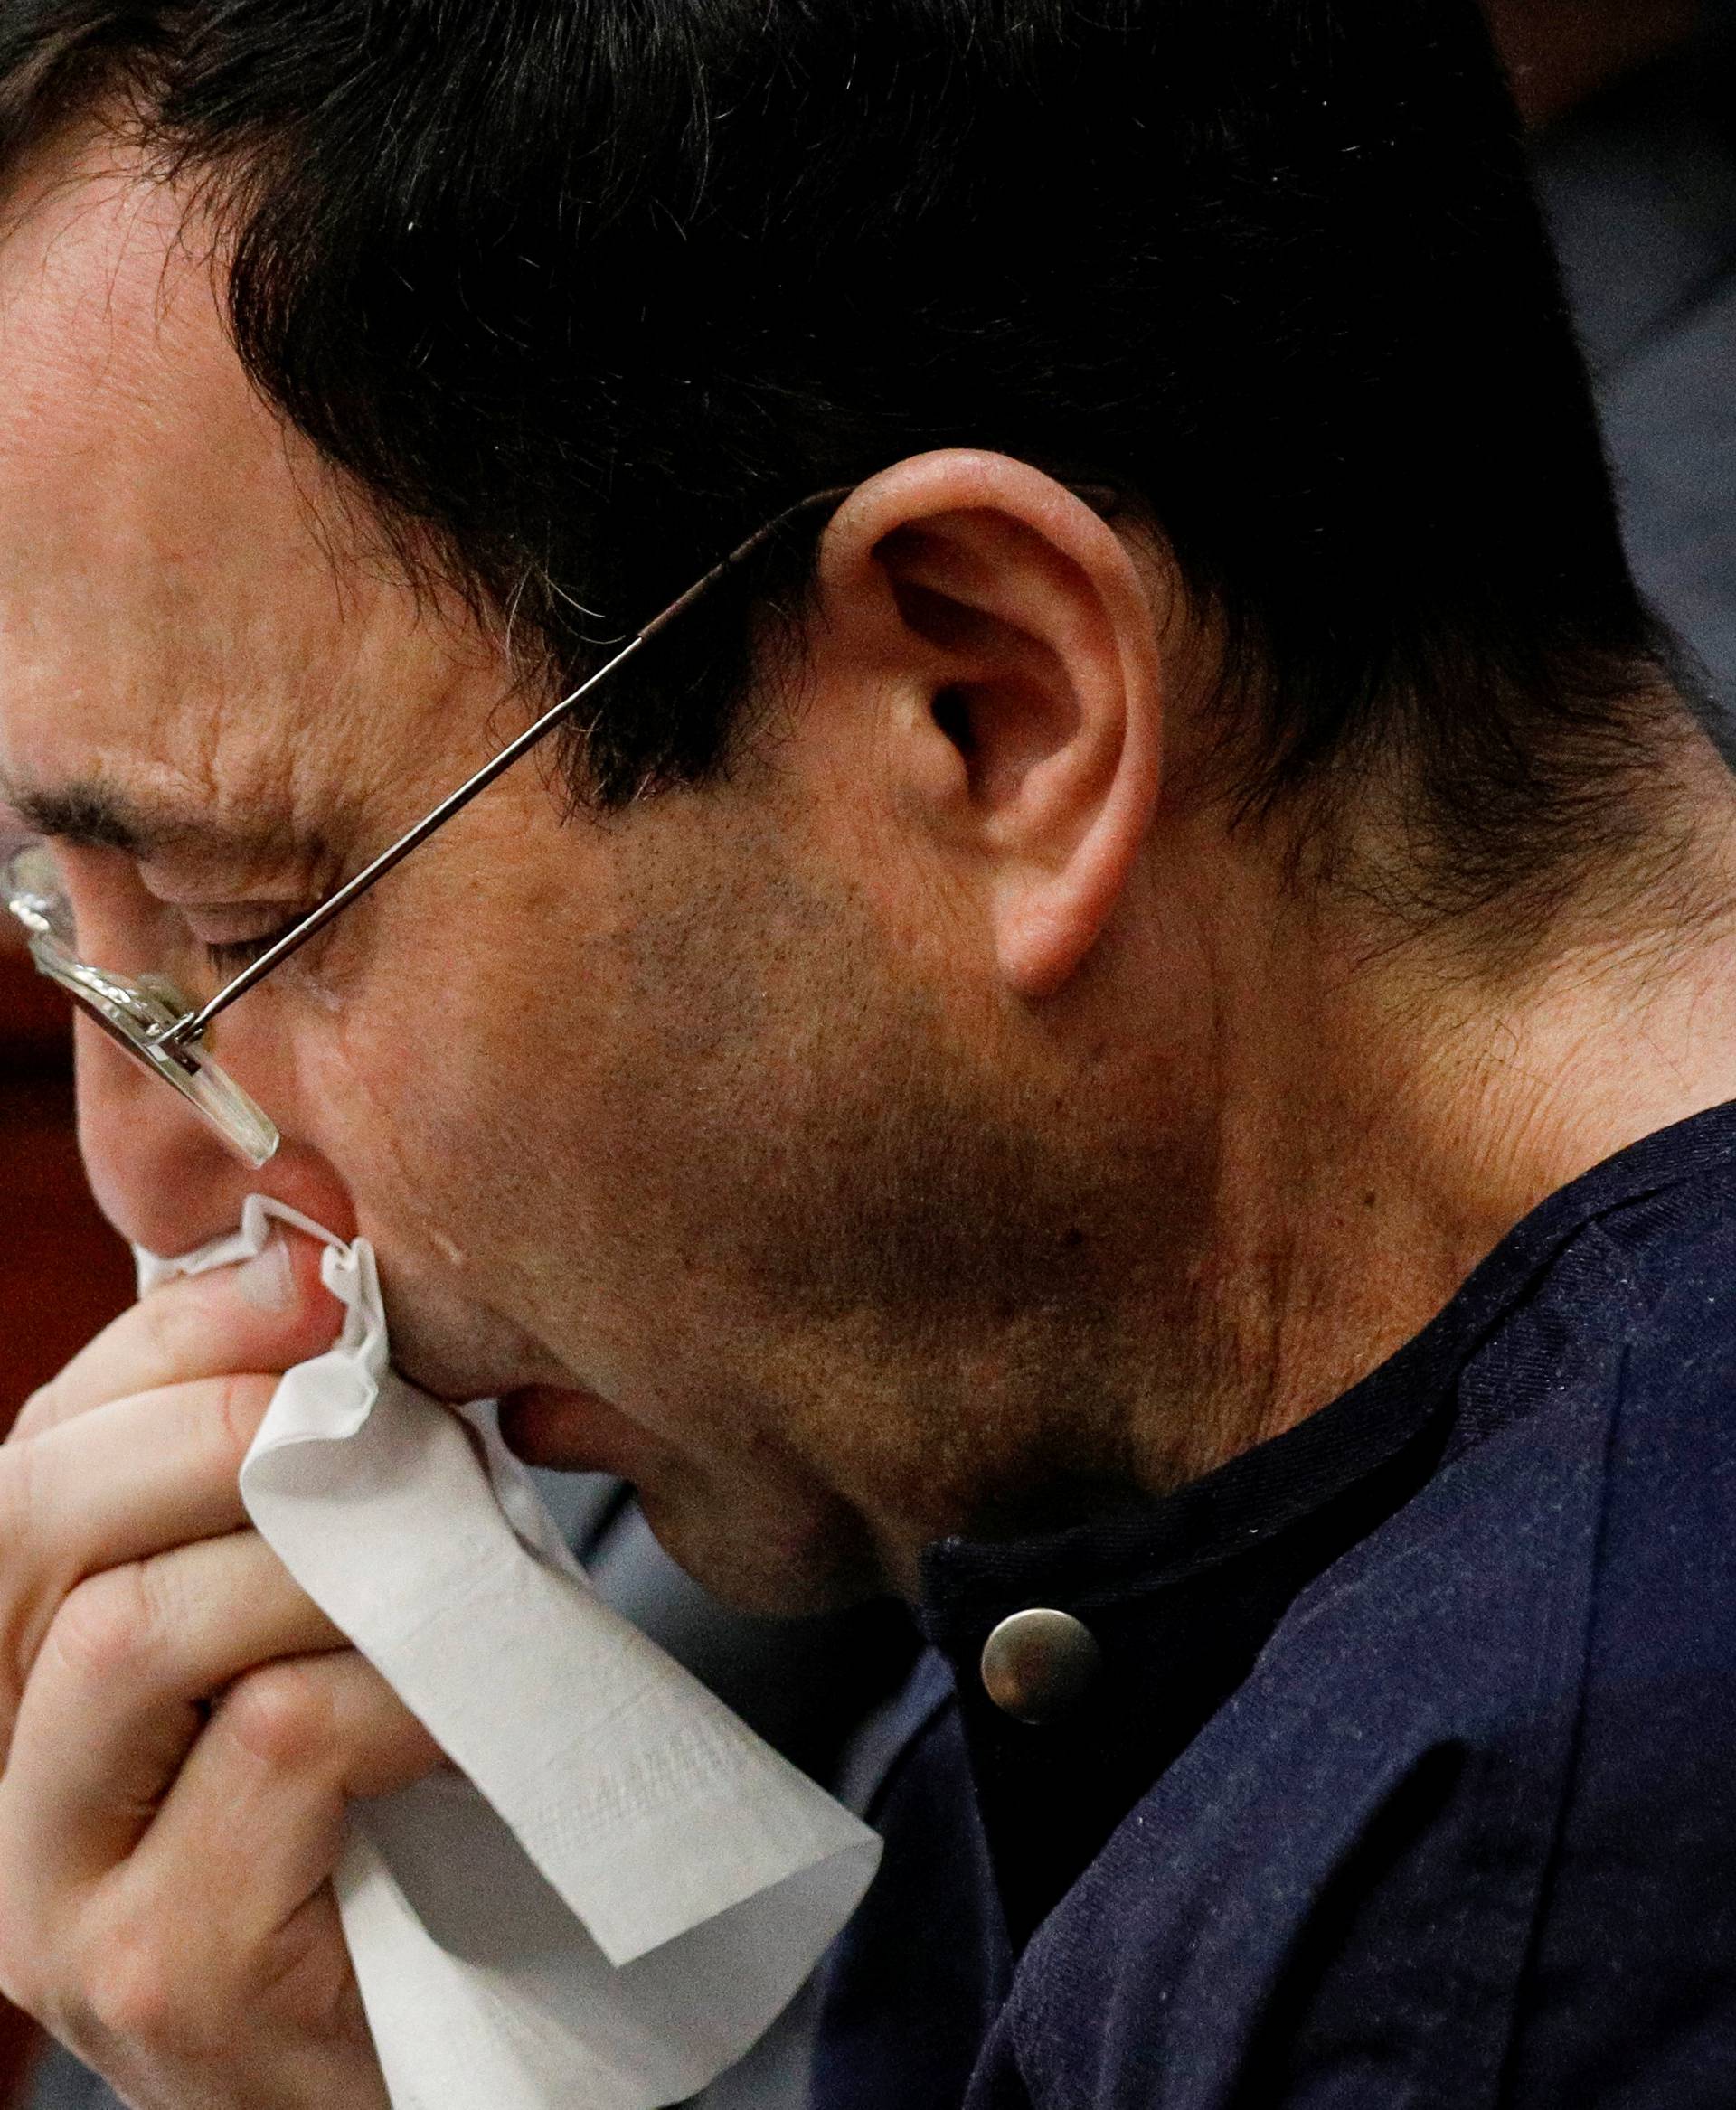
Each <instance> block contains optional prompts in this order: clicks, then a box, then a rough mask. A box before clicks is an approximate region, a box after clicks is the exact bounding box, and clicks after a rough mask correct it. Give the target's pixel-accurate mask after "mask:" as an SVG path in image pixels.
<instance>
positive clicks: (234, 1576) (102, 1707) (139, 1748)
mask: <svg viewBox="0 0 1736 2110" xmlns="http://www.w3.org/2000/svg"><path fill="white" fill-rule="evenodd" d="M346 1646H347V1644H346V1643H345V1641H344V1635H343V1634H341V1633H339V1631H338V1630H337V1628H336V1627H335V1626H334V1625H332V1624H331V1622H330V1621H329V1620H328V1619H327V1618H326V1617H325V1614H324V1613H323V1612H321V1611H320V1610H319V1608H318V1606H316V1605H315V1604H314V1603H313V1601H312V1600H311V1599H310V1598H309V1597H307V1596H306V1595H305V1593H304V1592H303V1591H302V1590H301V1589H300V1588H299V1587H297V1585H296V1583H295V1582H294V1581H293V1579H292V1578H290V1576H289V1574H288V1570H287V1569H286V1568H284V1566H283V1563H282V1562H281V1561H280V1560H279V1559H278V1557H277V1555H276V1554H275V1553H273V1552H272V1550H271V1549H270V1548H269V1546H268V1545H267V1544H266V1543H265V1541H264V1540H262V1539H260V1538H259V1536H258V1534H257V1533H256V1532H253V1531H236V1532H232V1533H231V1534H230V1535H229V1536H228V1537H226V1538H222V1539H212V1540H206V1541H205V1542H204V1543H203V1544H202V1545H196V1546H187V1547H181V1548H177V1549H176V1550H175V1551H173V1552H170V1553H165V1554H161V1555H158V1556H157V1557H156V1559H150V1560H144V1561H137V1562H135V1563H133V1564H131V1565H130V1566H128V1567H125V1568H110V1569H109V1570H107V1571H106V1572H105V1573H103V1574H100V1575H97V1576H92V1577H91V1578H90V1580H89V1581H87V1582H85V1583H82V1584H80V1587H78V1588H77V1589H76V1590H74V1591H73V1592H72V1594H71V1597H68V1598H67V1600H66V1602H65V1603H64V1604H63V1605H62V1606H61V1609H60V1612H59V1613H58V1615H56V1617H55V1619H54V1622H53V1624H52V1626H51V1627H50V1629H49V1633H48V1636H47V1639H46V1640H45V1641H44V1643H43V1644H42V1652H41V1653H40V1654H39V1656H38V1657H37V1660H36V1663H35V1667H34V1669H33V1672H32V1673H31V1678H30V1682H29V1684H28V1685H27V1687H26V1688H25V1691H24V1701H23V1704H22V1705H21V1707H20V1709H19V1711H18V1721H17V1727H16V1729H15V1731H14V1737H13V1743H12V1750H11V1754H10V1757H9V1758H8V1761H7V1765H6V1770H5V1776H4V1777H3V1778H0V1842H4V1843H3V1845H0V1852H4V1855H5V1865H6V1868H7V1869H9V1870H10V1871H11V1872H12V1873H13V1875H14V1879H16V1880H24V1879H28V1880H29V1881H31V1882H32V1883H34V1884H39V1885H42V1886H45V1887H46V1888H47V1889H49V1890H51V1891H52V1890H54V1889H61V1888H64V1887H66V1886H68V1885H75V1884H78V1883H81V1882H83V1881H86V1880H89V1879H94V1878H96V1877H99V1876H100V1875H101V1874H103V1873H104V1872H105V1871H107V1870H109V1869H110V1868H111V1867H113V1866H114V1865H115V1863H116V1862H118V1861H119V1860H122V1859H124V1858H125V1856H126V1855H127V1853H129V1852H130V1851H132V1849H133V1847H134V1846H135V1845H136V1844H137V1841H138V1839H139V1837H140V1835H141V1834H142V1833H143V1832H144V1831H145V1829H146V1825H147V1824H148V1823H149V1822H150V1821H151V1818H152V1816H153V1815H154V1814H155V1813H156V1808H157V1805H158V1804H159V1803H160V1801H161V1800H162V1798H163V1796H164V1794H165V1793H166V1792H167V1791H168V1789H169V1787H170V1785H171V1783H172V1782H173V1780H174V1778H175V1775H176V1773H177V1772H178V1771H179V1769H180V1767H181V1765H182V1763H183V1761H184V1758H185V1757H186V1755H187V1753H188V1751H189V1750H190V1749H191V1748H192V1747H193V1744H194V1742H195V1740H196V1739H197V1738H198V1736H199V1734H200V1732H201V1730H202V1729H203V1727H204V1723H205V1719H206V1707H207V1705H208V1703H210V1702H211V1701H212V1700H216V1699H217V1698H218V1696H219V1695H220V1694H222V1693H223V1692H224V1691H225V1690H226V1689H227V1688H228V1687H230V1686H231V1684H233V1683H234V1682H235V1681H236V1680H238V1679H240V1678H243V1677H244V1676H245V1675H246V1674H247V1673H248V1672H251V1671H253V1670H255V1669H256V1668H257V1666H258V1665H259V1664H261V1663H269V1662H270V1661H272V1660H273V1659H274V1658H277V1657H282V1656H297V1657H306V1656H308V1655H310V1654H312V1653H314V1652H316V1651H322V1650H338V1649H343V1648H344V1647H346ZM25 1870H27V1871H28V1875H27V1878H26V1875H25ZM4 1872H5V1871H4V1870H0V1878H3V1876H4Z"/></svg>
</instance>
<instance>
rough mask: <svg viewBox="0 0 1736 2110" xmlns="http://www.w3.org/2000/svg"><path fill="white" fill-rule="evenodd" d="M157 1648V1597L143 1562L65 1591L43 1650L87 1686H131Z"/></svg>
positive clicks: (160, 1640) (159, 1634)
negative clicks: (54, 1655)
mask: <svg viewBox="0 0 1736 2110" xmlns="http://www.w3.org/2000/svg"><path fill="white" fill-rule="evenodd" d="M162 1644H163V1627H162V1621H161V1619H160V1618H159V1617H158V1614H157V1604H156V1591H155V1589H154V1587H152V1581H151V1577H150V1572H149V1568H148V1566H147V1564H146V1563H145V1562H143V1561H133V1562H130V1563H128V1565H127V1566H126V1567H124V1568H107V1569H105V1570H104V1571H103V1572H102V1573H101V1574H100V1575H93V1576H89V1577H87V1578H86V1579H85V1580H84V1581H83V1582H81V1583H80V1584H79V1585H78V1586H77V1587H75V1588H74V1589H72V1590H71V1591H69V1593H68V1594H67V1596H66V1597H65V1599H64V1600H63V1602H62V1603H61V1608H60V1610H59V1611H58V1612H57V1613H56V1614H55V1615H54V1619H53V1622H52V1625H51V1626H50V1627H49V1630H48V1645H49V1646H50V1647H52V1649H53V1650H54V1651H55V1653H57V1654H58V1655H59V1656H60V1658H61V1661H62V1662H64V1663H66V1664H67V1665H68V1666H69V1668H70V1669H71V1670H72V1671H73V1672H75V1673H76V1674H77V1675H78V1676H80V1678H81V1679H83V1680H85V1681H90V1682H105V1683H106V1682H109V1681H124V1682H126V1683H129V1684H130V1683H134V1682H136V1681H137V1679H138V1678H139V1677H140V1675H141V1674H142V1673H144V1672H146V1671H147V1670H148V1668H149V1666H150V1664H151V1663H152V1662H153V1661H154V1659H155V1658H156V1655H157V1654H158V1653H159V1652H160V1650H161V1648H162Z"/></svg>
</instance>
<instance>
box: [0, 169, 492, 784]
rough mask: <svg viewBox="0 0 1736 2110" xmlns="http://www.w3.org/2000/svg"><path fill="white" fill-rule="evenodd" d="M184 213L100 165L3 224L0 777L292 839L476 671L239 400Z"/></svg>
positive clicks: (205, 261) (158, 192)
mask: <svg viewBox="0 0 1736 2110" xmlns="http://www.w3.org/2000/svg"><path fill="white" fill-rule="evenodd" d="M214 283H215V279H214V273H213V268H212V259H211V255H210V251H209V248H208V246H207V245H206V244H205V243H204V242H203V240H202V239H201V235H200V230H199V227H198V226H197V225H196V224H195V225H193V226H191V227H189V226H186V225H184V203H183V201H182V200H181V199H179V198H177V197H176V196H175V194H174V193H172V192H171V191H170V190H169V189H168V188H167V187H166V186H165V185H164V184H159V183H156V182H152V181H149V180H147V179H146V178H144V177H142V176H141V174H139V172H138V171H137V169H136V168H135V167H133V166H131V165H129V164H128V163H127V160H126V159H125V158H124V157H123V156H122V155H120V153H119V152H118V150H117V149H115V148H114V147H113V146H109V145H108V144H107V143H92V144H89V145H87V146H84V147H83V148H82V149H81V150H80V151H79V152H77V153H71V152H68V151H65V150H63V151H62V152H61V154H60V155H58V156H56V157H53V158H51V159H50V160H49V161H47V162H45V163H39V164H38V165H35V166H33V167H32V168H31V169H29V170H27V171H26V172H24V177H23V179H22V180H21V181H20V182H19V183H18V184H16V185H15V186H14V192H13V193H12V196H11V198H10V199H9V201H8V210H7V211H6V212H5V219H4V222H0V771H4V773H5V781H6V782H8V783H11V784H13V785H15V786H22V787H28V788H33V789H45V790H57V789H60V788H61V787H65V786H66V785H69V784H72V783H85V782H91V781H100V782H103V783H105V784H109V785H111V786H114V787H118V788H119V789H120V790H122V791H123V792H125V793H127V795H129V796H132V797H133V798H134V800H135V801H136V802H137V801H138V800H140V799H151V798H155V797H157V796H161V797H164V798H165V799H179V800H180V801H182V802H183V803H187V802H193V803H198V804H203V805H204V806H206V807H207V808H212V809H227V810H230V811H231V813H235V812H240V811H241V810H249V811H253V812H257V813H259V814H261V815H267V816H268V817H270V818H274V819H276V820H278V821H283V820H285V819H287V818H288V817H289V816H288V815H287V814H286V812H285V810H284V809H286V808H293V807H296V806H299V805H306V804H307V802H308V801H310V800H317V801H320V802H322V803H325V804H327V805H329V800H330V796H331V787H332V784H333V783H334V782H335V780H336V779H337V778H338V777H342V778H343V779H344V781H346V782H349V783H356V782H358V781H359V782H361V783H362V784H363V785H365V781H366V777H367V775H368V771H369V768H370V766H371V763H372V764H375V765H377V766H383V763H384V759H385V758H386V756H387V755H389V754H390V755H392V756H394V757H395V758H398V759H399V760H400V761H401V758H403V756H404V755H405V753H406V752H407V751H415V752H418V753H425V752H426V751H427V748H428V744H429V727H428V726H427V725H420V724H418V723H416V722H414V721H415V720H416V718H417V717H418V715H419V714H420V715H423V716H427V715H430V714H431V713H432V711H433V708H434V706H435V704H436V703H437V702H438V701H439V692H440V691H441V690H442V689H443V688H444V687H446V686H448V685H449V683H450V682H451V681H452V679H453V678H454V676H455V675H456V674H458V672H459V669H460V666H461V665H462V666H463V667H465V668H466V669H467V670H473V669H474V665H475V663H476V658H477V656H478V654H477V652H476V649H475V648H474V646H472V647H470V648H468V649H467V650H460V649H459V647H458V641H457V639H456V636H455V632H454V629H453V626H452V623H451V620H450V618H449V617H448V616H445V615H443V616H442V617H441V618H440V620H439V623H438V625H435V624H433V623H431V622H430V621H429V618H428V617H427V615H426V612H425V611H424V610H422V609H421V608H419V606H418V604H417V601H416V598H415V597H414V596H413V595H412V594H411V593H410V590H409V589H407V588H406V587H405V586H403V585H402V584H401V582H399V581H397V580H395V579H392V577H391V576H390V574H389V572H388V570H387V569H386V568H385V567H384V566H383V565H382V564H381V563H380V562H378V561H377V560H369V559H368V558H367V557H366V556H365V555H364V554H363V548H362V546H361V544H360V542H358V540H357V530H356V528H355V527H354V524H353V523H354V513H353V511H351V510H347V509H345V508H344V506H343V505H341V504H337V503H335V491H334V488H333V486H332V485H331V483H330V481H329V479H327V478H326V477H325V476H323V475H322V473H321V471H320V469H319V467H318V465H317V464H316V462H315V460H314V459H313V458H312V457H311V454H310V452H309V450H307V449H306V448H305V447H300V446H299V445H298V443H297V442H296V441H295V440H293V439H292V438H288V437H286V435H285V433H284V431H283V430H282V429H280V427H279V425H278V421H277V420H276V419H274V418H273V416H272V415H271V414H270V413H269V410H267V409H266V408H265V406H264V405H263V404H262V403H261V402H260V401H259V400H258V398H257V397H256V396H255V394H254V393H253V391H252V390H251V389H250V386H249V384H248V382H247V380H246V377H245V375H244V374H243V372H242V370H241V365H240V363H239V361H238V360H237V358H236V356H235V354H234V352H233V350H232V348H231V345H230V344H229V342H228V339H227V336H226V334H225V332H224V328H223V323H222V314H221V310H220V307H219V303H218V299H217V297H216V293H215V290H214Z"/></svg>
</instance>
